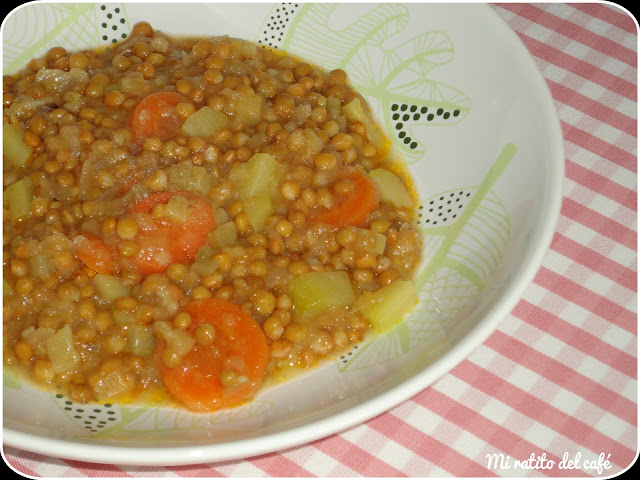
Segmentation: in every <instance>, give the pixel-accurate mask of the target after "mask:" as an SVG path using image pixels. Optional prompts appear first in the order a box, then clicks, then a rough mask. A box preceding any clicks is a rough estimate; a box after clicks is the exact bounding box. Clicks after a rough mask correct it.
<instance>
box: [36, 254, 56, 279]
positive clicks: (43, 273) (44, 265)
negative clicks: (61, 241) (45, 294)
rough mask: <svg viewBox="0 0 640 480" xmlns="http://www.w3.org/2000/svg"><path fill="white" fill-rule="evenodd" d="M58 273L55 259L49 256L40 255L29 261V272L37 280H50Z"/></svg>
mask: <svg viewBox="0 0 640 480" xmlns="http://www.w3.org/2000/svg"><path fill="white" fill-rule="evenodd" d="M55 271H56V266H55V264H54V263H53V258H51V257H50V256H49V255H45V254H38V255H34V256H33V257H31V258H30V259H29V272H31V275H33V276H34V277H36V278H40V279H42V280H44V279H46V278H49V277H50V276H51V275H53V272H55Z"/></svg>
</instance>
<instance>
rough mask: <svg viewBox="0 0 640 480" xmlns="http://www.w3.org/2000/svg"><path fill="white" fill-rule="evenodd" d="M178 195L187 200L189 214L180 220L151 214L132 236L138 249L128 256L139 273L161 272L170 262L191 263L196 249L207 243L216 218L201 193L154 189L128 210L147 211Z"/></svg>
mask: <svg viewBox="0 0 640 480" xmlns="http://www.w3.org/2000/svg"><path fill="white" fill-rule="evenodd" d="M174 195H181V196H184V197H186V198H188V199H190V200H192V203H191V204H190V206H189V214H188V217H187V220H186V221H185V222H184V223H181V224H177V223H173V222H171V221H169V220H166V219H158V218H151V219H149V221H148V222H145V224H144V225H143V226H142V227H141V229H140V231H139V232H138V234H137V235H136V237H135V238H134V239H133V241H134V242H135V243H136V244H137V245H138V253H137V254H136V255H135V256H134V257H132V258H131V260H132V262H133V263H134V265H136V266H137V267H138V269H139V270H140V273H142V274H144V275H149V274H152V273H162V272H164V271H165V270H166V269H167V267H168V266H169V265H170V264H171V263H192V262H193V258H194V257H195V254H196V253H197V252H198V249H199V248H200V247H201V246H203V245H205V244H207V243H208V241H209V238H208V235H209V233H210V232H211V231H212V230H213V229H214V228H215V226H216V221H215V216H214V213H213V209H212V208H211V205H209V203H207V201H206V200H204V199H203V198H201V197H198V196H196V195H193V194H191V193H187V192H158V193H154V194H151V195H149V196H148V197H146V198H144V199H142V200H140V202H138V203H137V204H136V205H134V206H133V207H132V208H131V209H130V210H129V213H130V214H136V213H144V214H149V215H150V214H151V212H152V210H153V207H154V205H156V204H158V203H163V204H166V203H168V202H169V200H170V199H171V197H172V196H174Z"/></svg>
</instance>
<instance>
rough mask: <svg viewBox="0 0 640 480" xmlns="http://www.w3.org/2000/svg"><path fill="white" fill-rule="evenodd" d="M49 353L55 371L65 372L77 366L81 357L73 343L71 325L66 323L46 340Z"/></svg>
mask: <svg viewBox="0 0 640 480" xmlns="http://www.w3.org/2000/svg"><path fill="white" fill-rule="evenodd" d="M46 347H47V355H48V356H49V361H50V362H51V368H52V369H53V371H54V372H55V373H64V372H66V371H68V370H71V369H72V368H73V367H75V366H76V365H77V364H78V362H80V360H81V357H80V354H79V353H78V351H77V350H76V349H75V347H74V345H73V333H72V332H71V325H68V324H67V325H65V326H64V327H62V328H61V329H59V330H58V331H56V333H54V334H53V335H52V336H51V337H49V338H48V339H47V341H46Z"/></svg>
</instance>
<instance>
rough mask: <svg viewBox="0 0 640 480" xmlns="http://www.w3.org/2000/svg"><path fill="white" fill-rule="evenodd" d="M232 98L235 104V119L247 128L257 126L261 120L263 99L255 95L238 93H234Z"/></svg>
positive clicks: (231, 94)
mask: <svg viewBox="0 0 640 480" xmlns="http://www.w3.org/2000/svg"><path fill="white" fill-rule="evenodd" d="M230 96H231V97H232V98H233V103H235V106H236V107H235V108H236V111H235V119H236V120H237V121H239V122H241V123H242V125H244V126H245V127H252V126H254V125H257V124H258V122H259V121H260V118H261V111H262V97H261V96H260V95H257V94H255V93H238V92H237V91H235V90H234V91H232V93H230Z"/></svg>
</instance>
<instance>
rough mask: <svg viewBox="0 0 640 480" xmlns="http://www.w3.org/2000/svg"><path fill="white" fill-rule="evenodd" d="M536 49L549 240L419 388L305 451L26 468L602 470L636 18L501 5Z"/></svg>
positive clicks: (109, 472)
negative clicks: (550, 200) (447, 367)
mask: <svg viewBox="0 0 640 480" xmlns="http://www.w3.org/2000/svg"><path fill="white" fill-rule="evenodd" d="M494 8H495V9H496V11H497V12H498V13H499V14H500V15H501V16H502V17H503V18H504V19H505V20H506V21H507V22H508V24H509V25H510V26H511V27H512V28H513V29H514V30H515V31H516V32H517V33H518V35H519V36H520V38H521V39H522V41H523V42H524V44H525V45H526V47H527V48H528V49H529V51H530V52H531V54H532V55H533V56H534V58H535V60H536V62H537V64H538V66H539V68H540V69H541V71H542V73H543V74H544V76H545V78H546V80H547V84H548V86H549V89H550V90H551V94H552V95H553V98H554V99H555V105H556V108H557V112H558V116H559V118H560V122H561V125H562V132H563V136H564V149H565V167H566V178H565V180H564V200H563V204H562V211H561V216H560V219H559V223H558V225H557V228H556V233H555V236H554V238H553V242H552V244H551V248H550V250H549V251H548V253H547V254H546V256H545V257H544V260H543V262H542V266H541V268H540V270H539V271H538V273H537V275H536V276H535V278H534V280H533V282H532V283H531V285H530V286H529V287H528V288H527V289H526V290H525V291H524V293H523V295H522V298H521V300H520V302H519V303H518V304H517V306H516V307H515V308H514V310H513V311H512V312H511V314H510V315H509V316H508V317H507V318H505V319H504V321H503V322H502V323H501V324H500V326H499V327H498V329H497V331H496V332H495V333H493V335H491V336H490V337H489V339H488V340H487V341H486V342H485V343H484V344H483V345H482V346H480V347H479V348H478V349H476V350H475V351H474V352H473V353H472V354H471V355H470V356H469V357H468V358H467V359H466V360H464V361H463V362H462V363H461V364H460V365H459V366H458V367H456V368H455V369H454V370H453V371H451V372H450V373H449V374H448V375H446V376H445V377H443V378H442V379H440V380H439V381H438V382H437V383H435V384H434V385H432V386H431V387H430V388H427V389H426V390H424V391H423V392H421V393H420V394H418V395H416V396H415V397H414V398H412V399H410V400H408V401H406V402H404V403H402V404H400V405H399V406H397V407H395V408H393V409H392V410H390V411H389V412H387V413H385V414H382V415H380V416H378V417H376V418H374V419H373V420H370V421H368V422H366V423H364V424H362V425H359V426H357V427H355V428H352V429H350V430H348V431H345V432H343V433H340V434H337V435H333V436H331V437H329V438H325V439H322V440H319V441H316V442H313V443H311V444H308V445H304V446H301V447H297V448H291V449H288V450H284V451H279V452H277V453H273V454H268V455H262V456H259V457H254V458H247V459H244V460H238V461H229V462H222V463H212V464H201V465H191V466H182V467H136V466H120V465H99V464H91V463H82V462H77V461H68V460H60V459H57V458H49V457H45V456H43V455H39V454H34V453H30V452H26V451H21V450H17V449H15V448H9V447H6V448H4V460H5V462H6V463H7V464H9V465H10V466H11V467H12V468H13V469H15V470H16V471H18V472H20V473H22V474H24V475H27V476H34V477H124V476H132V477H161V476H163V477H167V476H186V477H200V476H241V477H293V476H295V477H314V476H320V477H350V476H364V477H377V476H386V477H402V476H409V477H444V476H457V477H489V476H507V477H511V476H550V477H560V476H564V477H586V476H594V477H609V476H614V475H616V474H619V473H621V472H622V471H624V470H625V469H627V467H629V466H630V465H631V464H633V462H634V461H635V458H636V454H637V448H638V441H637V440H638V436H637V435H638V432H637V420H638V417H637V413H638V408H637V221H636V219H637V166H638V162H637V128H638V124H637V112H638V106H637V92H638V90H637V87H638V86H637V79H638V73H637V59H638V51H637V46H638V38H637V23H636V21H635V20H634V18H633V17H632V16H631V15H630V14H629V13H628V12H627V11H625V10H623V9H621V8H618V7H616V6H613V5H610V4H603V3H572V4H557V3H547V4H512V3H500V4H496V5H494Z"/></svg>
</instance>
